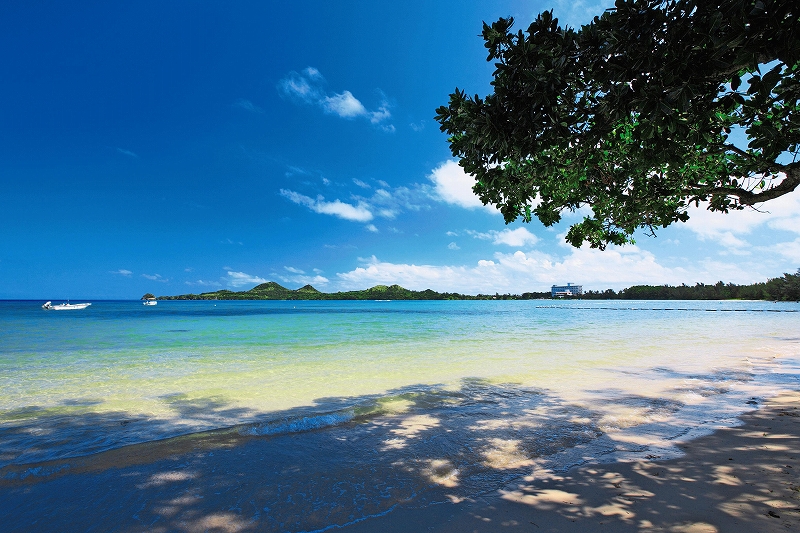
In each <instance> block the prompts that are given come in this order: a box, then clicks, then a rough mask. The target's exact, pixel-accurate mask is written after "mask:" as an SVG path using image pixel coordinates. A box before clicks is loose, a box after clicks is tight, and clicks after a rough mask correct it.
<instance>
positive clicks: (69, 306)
mask: <svg viewBox="0 0 800 533" xmlns="http://www.w3.org/2000/svg"><path fill="white" fill-rule="evenodd" d="M90 305H92V304H90V303H82V304H71V303H69V302H67V303H65V304H56V305H53V302H46V303H45V304H44V305H43V306H42V309H47V310H49V311H71V310H74V309H86V308H87V307H89V306H90Z"/></svg>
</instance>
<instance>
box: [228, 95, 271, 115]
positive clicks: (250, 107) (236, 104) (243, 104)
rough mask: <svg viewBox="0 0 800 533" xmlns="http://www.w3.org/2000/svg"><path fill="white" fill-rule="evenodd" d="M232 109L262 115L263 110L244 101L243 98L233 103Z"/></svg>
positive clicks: (248, 101)
mask: <svg viewBox="0 0 800 533" xmlns="http://www.w3.org/2000/svg"><path fill="white" fill-rule="evenodd" d="M233 106H234V107H238V108H240V109H244V110H245V111H250V112H251V113H263V112H264V110H263V109H261V108H260V107H258V106H257V105H255V104H254V103H253V102H251V101H250V100H245V99H244V98H239V99H238V100H236V102H234V104H233Z"/></svg>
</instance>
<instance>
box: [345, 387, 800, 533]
mask: <svg viewBox="0 0 800 533" xmlns="http://www.w3.org/2000/svg"><path fill="white" fill-rule="evenodd" d="M740 418H741V420H742V422H743V424H742V425H741V426H738V427H733V428H727V429H722V430H720V431H717V432H715V433H714V434H712V435H708V436H706V437H702V438H699V439H697V440H694V441H690V442H688V443H686V444H685V445H683V446H681V447H682V448H683V449H684V450H685V453H686V454H685V455H684V456H683V457H681V458H678V459H673V460H669V461H658V460H653V461H634V462H616V463H612V464H604V465H586V466H582V467H578V468H573V469H572V470H570V471H568V472H567V473H565V474H562V475H556V474H553V473H550V472H547V471H537V472H534V473H533V474H532V475H531V476H528V477H526V478H525V479H524V480H522V481H521V482H515V483H511V484H509V485H507V486H506V487H505V488H503V489H502V490H500V491H496V492H492V493H490V494H486V495H484V496H483V497H481V498H478V499H471V500H469V501H463V502H459V503H455V504H452V505H441V506H435V507H431V508H428V509H424V510H405V509H398V510H396V511H395V512H393V513H391V514H390V515H387V516H385V517H381V518H379V519H374V520H369V521H364V522H363V523H360V524H357V525H354V526H352V527H349V528H345V529H344V530H345V531H349V532H352V533H355V532H362V531H363V532H367V531H382V532H385V533H389V532H395V531H396V532H401V531H426V530H428V531H448V532H450V531H452V532H456V531H459V532H490V531H542V532H545V531H560V532H564V531H576V532H578V531H580V532H589V531H673V532H682V533H690V532H691V533H701V532H702V533H713V532H723V531H748V532H767V531H798V530H800V462H798V458H799V457H800V393H787V394H783V395H781V396H778V397H776V398H772V399H770V400H769V401H768V402H767V403H766V404H765V405H764V406H762V407H761V408H760V409H759V410H757V411H754V412H751V413H748V414H745V415H743V416H742V417H740Z"/></svg>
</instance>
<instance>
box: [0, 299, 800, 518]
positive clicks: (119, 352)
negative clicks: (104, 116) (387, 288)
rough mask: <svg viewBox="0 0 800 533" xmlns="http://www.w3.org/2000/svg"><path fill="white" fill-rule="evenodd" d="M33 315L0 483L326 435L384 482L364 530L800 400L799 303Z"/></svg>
mask: <svg viewBox="0 0 800 533" xmlns="http://www.w3.org/2000/svg"><path fill="white" fill-rule="evenodd" d="M40 305H41V302H0V479H6V480H12V479H22V478H24V477H25V476H28V475H40V473H41V472H46V471H47V468H45V467H43V466H42V464H43V463H42V462H43V461H53V460H59V459H65V458H75V457H80V456H87V455H91V454H98V453H100V452H104V451H108V450H114V449H117V448H119V447H121V446H125V445H131V444H137V443H145V442H151V441H156V440H159V439H165V438H169V437H174V436H177V435H185V434H190V433H195V432H199V431H209V430H223V429H224V430H225V431H227V432H228V433H230V432H233V433H235V434H237V435H240V436H241V437H242V438H244V439H248V438H270V439H278V438H282V437H284V436H293V437H292V438H293V439H294V441H293V442H294V444H293V446H298V444H297V443H298V442H302V443H304V444H305V445H307V446H311V445H312V444H311V443H317V442H318V441H319V440H320V439H333V440H335V441H336V442H339V441H342V442H344V441H347V442H352V443H356V442H358V443H359V444H352V446H350V447H349V448H348V447H345V448H342V449H341V450H340V451H339V452H337V454H338V455H337V456H336V457H337V462H336V464H338V465H345V464H346V465H350V466H349V467H348V468H350V469H351V471H359V470H362V471H363V472H373V473H374V472H382V473H381V474H380V475H381V476H383V477H387V476H388V478H392V479H394V481H393V484H392V488H391V489H389V488H386V487H384V488H380V487H377V486H374V487H371V488H368V487H366V485H364V486H362V488H361V492H360V493H359V498H360V500H359V501H361V502H362V504H360V506H357V507H356V508H354V509H355V510H353V509H350V511H348V512H349V514H348V515H347V516H351V515H352V516H355V519H358V516H366V515H368V514H370V513H373V514H374V513H376V512H377V513H380V512H384V511H385V510H386V509H388V508H390V507H391V506H392V505H393V503H392V502H396V501H399V500H403V501H406V500H408V499H409V498H422V497H421V496H420V494H423V493H424V491H425V487H446V488H448V490H450V496H451V497H454V496H453V494H456V493H457V494H458V495H460V496H459V497H461V496H466V495H470V494H477V493H481V492H485V491H487V490H492V489H493V488H496V487H497V486H498V485H499V484H500V483H503V482H505V481H506V480H508V479H509V478H513V477H514V476H518V475H521V474H522V473H524V472H525V471H526V469H528V470H529V469H530V466H531V464H533V462H537V464H538V465H539V466H545V467H547V468H551V469H556V470H558V469H565V468H568V467H569V466H571V465H574V464H578V463H582V462H586V461H603V460H615V459H619V458H626V457H637V456H638V457H648V456H650V457H654V456H659V457H666V456H669V455H670V454H675V453H677V451H676V448H675V446H674V443H675V442H676V441H677V440H681V439H688V438H691V437H692V436H695V435H699V434H701V433H703V432H706V431H709V430H713V429H714V428H716V427H718V426H720V425H726V424H733V423H735V417H736V415H738V414H740V413H741V412H743V411H744V410H747V409H752V408H753V407H754V406H756V405H757V404H758V403H759V401H760V399H761V398H763V397H765V396H768V395H771V394H775V393H776V392H778V391H780V390H783V389H797V388H800V335H799V334H798V332H800V312H798V311H800V305H798V304H790V303H771V302H674V301H670V302H653V301H648V302H628V301H625V302H581V301H574V302H552V301H478V302H372V301H370V302H219V301H218V302H166V301H163V302H159V304H158V306H155V307H145V306H142V305H141V304H140V303H139V302H94V304H93V305H92V306H91V307H90V308H88V309H86V310H83V311H70V312H60V313H59V312H52V311H50V312H48V311H43V310H42V309H41V308H40ZM225 428H227V429H225ZM320 428H328V429H326V430H325V431H327V433H325V432H323V433H324V434H325V435H326V436H320V433H319V432H318V431H315V430H318V429H320ZM297 438H299V439H300V441H297ZM333 440H332V441H331V442H333ZM275 442H278V441H275ZM316 445H317V444H314V446H316ZM276 446H277V444H276ZM301 448H302V446H301ZM342 450H344V451H342ZM346 450H350V452H347V451H346ZM348 453H352V456H349V455H348ZM342 454H343V455H342ZM315 460H317V461H323V460H325V459H324V458H323V457H316V458H315ZM387 465H388V466H387ZM391 465H395V466H391ZM396 465H406V466H405V467H403V468H399V467H397V466H396ZM408 465H413V468H412V467H411V466H408ZM406 467H407V468H406ZM43 468H44V470H43ZM328 468H329V469H330V468H333V467H332V466H329V467H328ZM336 468H338V467H336ZM404 468H406V469H405V470H404ZM409 469H410V470H409ZM411 471H413V472H414V475H412V474H410V473H409V472H411ZM404 472H405V473H404ZM403 476H406V477H403ZM309 479H310V478H309ZM331 479H335V476H334V477H332V478H331ZM283 482H284V483H286V484H287V487H288V486H289V485H292V484H302V483H304V481H303V479H302V476H299V477H298V476H297V475H294V476H291V478H286V479H285V480H283ZM306 482H308V483H310V484H311V485H313V486H314V487H316V489H314V490H316V491H317V492H318V493H319V494H320V496H318V499H317V500H315V501H317V502H318V503H317V504H315V505H322V506H323V507H325V505H328V506H329V507H330V506H335V505H334V503H335V500H336V499H335V498H334V497H333V496H331V494H332V493H330V492H325V490H326V489H324V487H323V485H324V483H323V482H322V481H314V482H313V483H312V482H310V481H308V480H306ZM275 483H276V486H277V487H280V486H281V481H275ZM304 486H305V485H304ZM331 490H333V489H331ZM431 498H433V497H432V496H431ZM422 499H424V498H422ZM319 502H323V504H319ZM364 502H367V503H364ZM276 505H277V503H276ZM309 505H310V504H309ZM331 508H332V507H331ZM359 509H360V510H359ZM276 512H277V513H278V514H277V516H280V512H278V511H276ZM287 512H288V511H287ZM291 512H292V513H296V512H297V508H296V507H294V508H293V510H292V511H291ZM330 520H332V522H331V523H337V524H340V523H345V522H347V520H349V519H348V518H347V517H342V518H337V519H335V520H334V519H333V518H331V519H330ZM323 522H324V521H323ZM317 526H319V527H327V526H326V525H325V523H321V525H320V524H317V525H316V526H314V527H317ZM314 527H311V526H309V524H297V525H296V527H295V529H296V530H303V529H309V528H310V529H313V528H314ZM290 529H291V528H290Z"/></svg>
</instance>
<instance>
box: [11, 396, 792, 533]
mask: <svg viewBox="0 0 800 533" xmlns="http://www.w3.org/2000/svg"><path fill="white" fill-rule="evenodd" d="M412 418H413V417H402V416H397V417H387V419H385V420H383V421H375V422H372V423H367V424H363V423H362V424H360V425H359V426H360V429H359V431H357V432H354V431H353V428H350V429H348V432H347V434H346V435H349V436H347V437H345V436H344V435H345V433H343V432H340V431H337V429H336V428H334V429H327V430H322V431H317V432H312V434H310V435H308V434H306V435H304V436H303V437H302V438H299V437H298V436H297V435H282V436H280V437H247V436H242V435H239V434H237V433H227V434H226V433H209V434H206V435H202V434H201V435H193V436H187V437H184V438H177V439H168V440H166V441H161V442H153V443H147V444H143V445H136V446H128V447H124V448H120V449H115V450H111V451H109V452H104V453H101V454H96V455H94V456H88V457H84V458H76V459H70V460H62V461H51V462H48V463H43V464H40V465H38V466H37V467H36V468H34V469H31V468H27V469H22V468H19V467H16V468H14V467H6V468H4V469H3V470H2V472H0V474H2V478H0V479H2V481H0V502H2V503H0V515H2V517H3V529H4V531H9V532H11V531H14V532H18V531H19V532H21V531H89V530H91V531H126V532H127V531H130V532H133V531H156V532H169V531H185V532H201V531H220V532H239V531H241V532H245V531H315V530H316V531H321V530H326V529H327V530H342V531H349V532H362V531H363V532H368V531H383V532H395V531H396V532H401V531H402V532H405V531H453V532H456V531H458V532H464V531H476V532H484V531H485V532H489V531H582V532H584V531H676V532H716V531H720V532H721V531H788V530H793V529H796V528H799V527H800V464H798V461H797V458H798V457H800V393H786V394H783V395H780V396H778V397H775V398H773V399H770V400H768V401H767V402H766V403H764V404H762V405H761V406H760V407H759V409H758V410H755V411H752V412H750V413H747V414H745V415H743V416H742V417H741V421H742V425H740V426H737V427H732V428H726V429H722V430H719V431H717V432H715V433H713V434H711V435H707V436H704V437H701V438H699V439H696V440H692V441H689V442H686V443H684V444H682V445H681V447H682V449H683V450H684V451H685V455H684V456H682V457H680V458H677V459H672V460H666V461H659V460H658V458H655V457H653V458H651V460H635V461H623V462H614V463H609V464H585V465H583V466H579V467H575V468H572V469H570V470H568V471H566V472H564V473H560V474H558V473H553V472H549V471H547V470H545V469H542V468H540V467H539V466H538V465H537V463H536V462H535V461H534V462H533V464H527V465H526V466H525V467H524V469H527V471H528V473H527V475H524V476H522V477H517V478H516V479H513V480H511V481H509V482H507V483H505V484H504V485H503V486H502V488H501V489H500V490H491V491H488V492H486V493H483V494H481V495H479V496H470V497H461V496H458V494H459V486H458V485H459V483H458V479H457V476H455V475H452V473H448V469H447V467H446V465H436V464H433V463H430V464H429V467H430V468H428V469H427V470H425V471H424V472H423V469H420V472H419V473H418V476H417V477H418V478H419V481H420V484H418V485H417V486H411V485H408V484H406V485H403V482H402V478H403V476H402V475H399V474H398V472H402V473H404V474H405V475H408V468H407V466H408V465H403V464H397V463H396V462H395V463H392V461H391V457H390V456H388V455H387V461H386V462H385V464H384V466H383V467H381V468H379V469H374V468H373V469H372V470H371V471H365V470H363V468H362V467H363V463H361V462H360V460H359V454H357V453H353V452H354V448H359V447H361V446H367V447H369V446H371V445H370V441H369V438H370V434H374V433H376V432H377V433H382V434H383V436H384V437H385V436H386V432H387V431H388V432H389V433H390V434H392V435H395V436H403V435H404V436H405V438H408V439H410V438H412V437H413V436H414V435H415V432H420V431H424V430H425V429H426V421H425V420H421V419H413V420H412ZM387 424H388V425H387ZM427 429H430V428H429V427H428V428H427ZM403 432H405V433H403ZM431 438H436V436H435V435H434V437H431ZM363 452H364V453H368V452H369V450H368V449H367V448H365V449H364V450H363ZM287 479H294V480H296V484H295V485H294V486H292V485H291V483H290V485H289V486H287V485H285V483H286V480H287ZM304 480H305V481H304ZM308 480H314V482H313V485H309V483H308ZM431 480H433V481H436V483H433V484H432V483H431ZM281 483H284V484H283V485H282V484H281ZM425 484H427V485H428V486H430V485H434V487H433V488H430V487H429V489H428V490H425V491H420V489H419V486H422V485H425ZM359 485H366V486H371V488H374V489H376V490H383V491H384V492H386V493H391V498H392V499H393V500H394V503H391V502H389V503H391V505H388V504H387V505H388V507H385V508H382V507H380V506H377V505H376V506H375V508H374V509H373V510H372V512H370V509H368V508H365V507H364V505H366V506H367V507H368V506H369V505H372V504H371V503H369V502H366V503H365V502H361V504H359V503H358V502H357V501H356V499H357V498H359V497H360V496H359V494H364V490H366V489H365V488H364V487H360V488H359ZM312 493H313V494H312ZM323 499H324V501H322V500H323ZM359 505H360V507H359V510H360V512H361V513H363V514H365V516H366V518H357V517H354V516H353V512H352V511H353V509H354V508H355V507H356V506H359ZM295 511H296V513H295ZM293 513H295V514H293Z"/></svg>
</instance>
